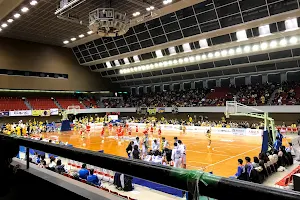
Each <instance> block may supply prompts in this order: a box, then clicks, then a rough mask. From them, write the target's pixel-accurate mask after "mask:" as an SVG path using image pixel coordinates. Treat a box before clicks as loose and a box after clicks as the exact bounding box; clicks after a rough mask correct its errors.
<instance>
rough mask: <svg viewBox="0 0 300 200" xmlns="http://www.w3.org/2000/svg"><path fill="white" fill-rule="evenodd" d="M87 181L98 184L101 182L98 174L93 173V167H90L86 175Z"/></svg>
mask: <svg viewBox="0 0 300 200" xmlns="http://www.w3.org/2000/svg"><path fill="white" fill-rule="evenodd" d="M87 182H88V183H91V184H94V185H98V186H99V185H100V184H101V183H100V181H99V178H98V176H97V175H94V169H90V175H88V176H87Z"/></svg>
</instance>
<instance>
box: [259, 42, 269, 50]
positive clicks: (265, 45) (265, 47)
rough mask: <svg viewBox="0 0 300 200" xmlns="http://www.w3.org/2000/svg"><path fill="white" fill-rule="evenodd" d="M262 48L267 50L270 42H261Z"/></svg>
mask: <svg viewBox="0 0 300 200" xmlns="http://www.w3.org/2000/svg"><path fill="white" fill-rule="evenodd" d="M260 48H261V49H262V50H266V49H267V48H268V43H266V42H263V43H261V44H260Z"/></svg>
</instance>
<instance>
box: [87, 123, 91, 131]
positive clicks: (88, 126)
mask: <svg viewBox="0 0 300 200" xmlns="http://www.w3.org/2000/svg"><path fill="white" fill-rule="evenodd" d="M90 131H91V125H90V124H87V125H86V132H87V133H90Z"/></svg>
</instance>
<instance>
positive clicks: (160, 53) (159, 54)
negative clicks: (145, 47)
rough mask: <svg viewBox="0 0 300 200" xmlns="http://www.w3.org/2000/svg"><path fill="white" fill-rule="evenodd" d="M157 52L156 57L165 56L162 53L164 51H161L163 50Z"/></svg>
mask: <svg viewBox="0 0 300 200" xmlns="http://www.w3.org/2000/svg"><path fill="white" fill-rule="evenodd" d="M155 54H156V57H157V58H162V57H164V55H163V54H162V51H161V50H156V51H155Z"/></svg>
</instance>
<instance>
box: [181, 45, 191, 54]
mask: <svg viewBox="0 0 300 200" xmlns="http://www.w3.org/2000/svg"><path fill="white" fill-rule="evenodd" d="M182 47H183V51H184V52H191V51H192V50H191V46H190V44H189V43H185V44H183V45H182Z"/></svg>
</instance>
